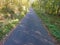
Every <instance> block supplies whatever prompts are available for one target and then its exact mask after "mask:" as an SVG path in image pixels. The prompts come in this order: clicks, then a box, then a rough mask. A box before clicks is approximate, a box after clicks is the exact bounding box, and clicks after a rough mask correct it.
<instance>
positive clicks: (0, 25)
mask: <svg viewBox="0 0 60 45" xmlns="http://www.w3.org/2000/svg"><path fill="white" fill-rule="evenodd" d="M29 7H30V2H29V0H0V39H2V38H3V37H4V36H5V35H6V34H7V33H8V32H9V31H11V29H12V28H13V27H15V26H16V24H17V23H18V22H19V21H20V20H21V19H22V18H23V17H24V15H25V14H26V13H27V12H28V9H29Z"/></svg>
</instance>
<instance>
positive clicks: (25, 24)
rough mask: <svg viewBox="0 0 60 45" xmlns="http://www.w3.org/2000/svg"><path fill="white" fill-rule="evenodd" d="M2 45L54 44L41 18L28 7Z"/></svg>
mask: <svg viewBox="0 0 60 45" xmlns="http://www.w3.org/2000/svg"><path fill="white" fill-rule="evenodd" d="M4 45H54V43H53V41H52V38H51V37H50V36H49V35H48V32H47V30H46V29H45V28H44V26H43V25H42V22H41V20H40V19H39V18H38V17H37V15H36V13H35V12H34V11H33V9H32V8H30V11H29V12H28V13H27V14H26V16H25V17H24V18H23V19H22V21H21V23H20V24H19V25H18V26H17V27H16V29H15V30H14V31H13V32H12V34H11V35H10V36H9V37H8V39H7V40H6V41H5V42H4Z"/></svg>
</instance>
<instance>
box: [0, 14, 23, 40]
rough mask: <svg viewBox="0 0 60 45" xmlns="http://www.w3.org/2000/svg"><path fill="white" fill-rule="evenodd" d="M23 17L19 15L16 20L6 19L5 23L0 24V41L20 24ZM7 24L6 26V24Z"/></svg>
mask: <svg viewBox="0 0 60 45" xmlns="http://www.w3.org/2000/svg"><path fill="white" fill-rule="evenodd" d="M23 17H24V16H23V15H20V16H19V17H17V18H16V19H13V20H11V19H6V21H7V22H4V23H2V22H0V40H2V39H3V37H5V35H6V34H8V33H9V32H10V31H11V30H12V29H13V28H14V27H16V25H17V24H18V23H19V22H20V20H21V19H22V18H23ZM6 23H7V24H6Z"/></svg>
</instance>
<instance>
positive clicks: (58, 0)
mask: <svg viewBox="0 0 60 45" xmlns="http://www.w3.org/2000/svg"><path fill="white" fill-rule="evenodd" d="M33 5H39V6H38V8H40V10H43V11H44V12H45V13H47V14H52V15H60V0H35V2H34V4H33Z"/></svg>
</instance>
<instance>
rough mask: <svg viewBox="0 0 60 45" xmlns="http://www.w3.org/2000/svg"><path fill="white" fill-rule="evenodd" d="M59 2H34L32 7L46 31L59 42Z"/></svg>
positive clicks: (41, 0) (44, 0)
mask: <svg viewBox="0 0 60 45" xmlns="http://www.w3.org/2000/svg"><path fill="white" fill-rule="evenodd" d="M59 2H60V0H38V1H37V0H36V1H35V2H34V3H33V4H32V6H33V8H34V10H35V11H36V12H37V14H38V16H39V17H40V18H41V19H42V20H43V22H44V23H45V25H46V27H47V28H48V31H49V32H50V33H51V35H52V36H53V37H55V38H56V39H57V41H59V42H60V17H59V15H60V14H59V13H60V11H59V10H60V3H59Z"/></svg>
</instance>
